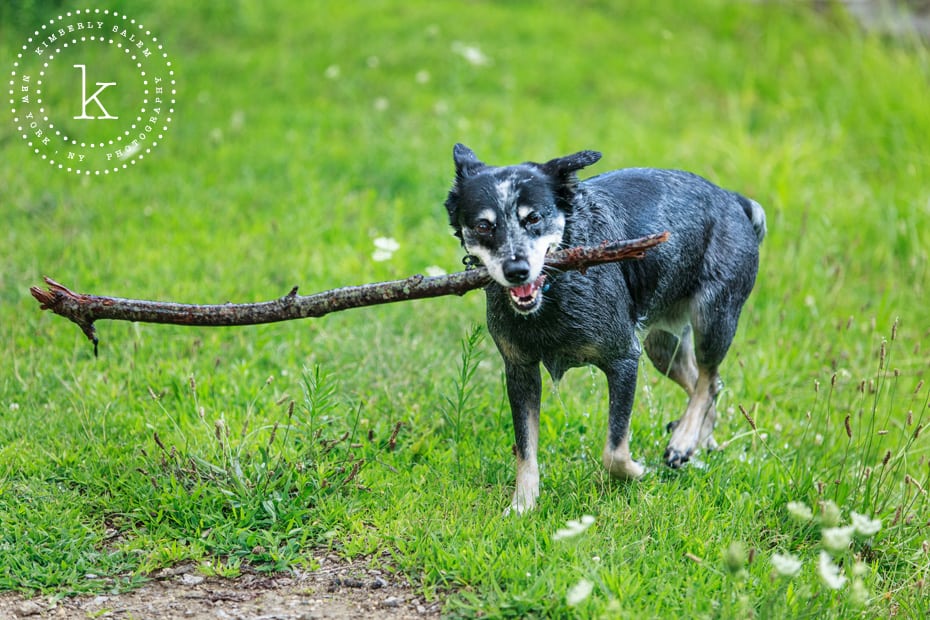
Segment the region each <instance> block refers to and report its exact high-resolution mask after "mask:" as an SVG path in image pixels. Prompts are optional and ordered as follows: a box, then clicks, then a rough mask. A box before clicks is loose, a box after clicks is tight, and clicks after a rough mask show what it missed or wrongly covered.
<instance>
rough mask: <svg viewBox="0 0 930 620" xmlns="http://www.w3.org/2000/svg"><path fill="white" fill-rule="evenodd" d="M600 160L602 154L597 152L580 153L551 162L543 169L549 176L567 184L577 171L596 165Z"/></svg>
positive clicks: (543, 166)
mask: <svg viewBox="0 0 930 620" xmlns="http://www.w3.org/2000/svg"><path fill="white" fill-rule="evenodd" d="M600 158H601V154H600V153H599V152H597V151H579V152H577V153H574V154H572V155H566V156H565V157H557V158H556V159H552V160H549V161H547V162H546V163H544V164H543V165H542V166H541V168H542V169H543V172H545V173H546V174H548V175H549V176H551V177H553V178H555V179H558V180H560V181H562V182H566V181H570V180H572V179H573V177H574V174H575V173H576V172H577V171H579V170H581V169H582V168H585V167H586V166H590V165H591V164H594V163H596V162H597V161H598V160H599V159H600Z"/></svg>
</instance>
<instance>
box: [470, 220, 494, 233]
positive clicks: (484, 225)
mask: <svg viewBox="0 0 930 620" xmlns="http://www.w3.org/2000/svg"><path fill="white" fill-rule="evenodd" d="M474 230H475V232H476V233H478V234H479V235H490V234H491V233H492V232H493V231H494V224H492V223H491V222H489V221H487V220H481V221H479V222H478V223H477V224H475V226H474Z"/></svg>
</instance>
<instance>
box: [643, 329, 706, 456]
mask: <svg viewBox="0 0 930 620" xmlns="http://www.w3.org/2000/svg"><path fill="white" fill-rule="evenodd" d="M643 347H644V348H645V349H646V353H647V354H648V355H649V359H650V360H652V363H653V365H654V366H655V367H656V369H657V370H658V371H659V372H661V373H662V374H663V375H665V376H666V377H668V378H669V379H671V380H672V381H674V382H675V383H677V384H678V385H680V386H681V388H682V389H683V390H684V391H685V393H687V394H688V397H689V398H690V397H692V396H693V395H694V392H695V387H696V386H697V382H698V366H697V359H696V358H695V355H694V342H693V340H692V337H691V326H690V325H685V327H684V329H683V330H682V332H681V336H676V335H674V334H673V333H671V332H667V331H664V330H653V331H651V332H649V335H648V336H647V337H646V340H645V341H644V342H643ZM716 417H717V416H716V411H714V412H711V413H709V414H708V415H706V416H705V417H704V425H703V426H702V428H701V432H700V439H699V441H698V445H699V446H700V447H704V448H708V449H710V450H714V449H716V447H717V442H716V440H715V439H714V436H713V432H714V422H715V421H716ZM679 422H680V420H672V421H671V422H669V423H668V424H667V425H666V429H667V430H668V432H670V433H672V432H674V431H675V429H676V428H677V427H678V423H679Z"/></svg>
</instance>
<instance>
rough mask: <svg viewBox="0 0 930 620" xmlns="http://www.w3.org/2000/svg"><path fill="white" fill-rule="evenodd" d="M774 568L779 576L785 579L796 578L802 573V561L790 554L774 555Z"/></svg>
mask: <svg viewBox="0 0 930 620" xmlns="http://www.w3.org/2000/svg"><path fill="white" fill-rule="evenodd" d="M772 567H773V568H774V569H775V572H777V573H778V574H779V575H782V576H784V577H796V576H797V575H798V573H800V572H801V560H799V559H798V557H797V556H794V555H791V554H790V553H785V554H781V553H773V554H772Z"/></svg>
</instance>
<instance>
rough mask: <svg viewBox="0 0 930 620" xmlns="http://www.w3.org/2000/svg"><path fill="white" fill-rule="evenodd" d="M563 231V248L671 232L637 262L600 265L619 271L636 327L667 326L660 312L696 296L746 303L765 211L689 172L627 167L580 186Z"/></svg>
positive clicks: (754, 271) (750, 201) (762, 232)
mask: <svg viewBox="0 0 930 620" xmlns="http://www.w3.org/2000/svg"><path fill="white" fill-rule="evenodd" d="M565 228H566V230H565V239H564V244H565V245H568V246H573V245H590V244H597V243H600V242H601V241H604V240H605V239H633V238H636V237H641V236H643V235H647V234H651V233H655V232H662V231H664V230H668V231H669V232H671V236H670V238H669V240H668V241H667V242H666V243H664V244H662V245H661V246H659V247H658V248H656V249H655V250H651V251H650V252H647V254H646V256H645V258H644V259H642V260H639V261H628V262H624V263H620V264H617V265H606V266H605V270H606V271H609V270H610V269H619V270H621V271H623V273H624V280H625V284H626V288H627V290H628V293H629V296H630V299H631V301H632V303H633V305H634V308H632V310H633V312H634V316H635V320H636V322H637V323H638V325H639V327H641V328H642V327H648V326H649V325H650V324H651V323H653V322H655V321H668V320H672V319H673V318H674V317H670V316H666V315H667V313H668V312H673V311H676V308H677V307H678V306H679V305H680V303H681V302H688V301H690V298H691V297H692V296H693V295H695V294H696V293H698V292H699V291H701V292H702V294H703V296H704V297H705V298H706V297H708V296H709V297H713V298H716V297H717V296H719V295H721V294H728V295H732V296H734V297H740V298H742V299H745V298H746V297H747V296H748V295H749V292H750V291H751V289H752V287H753V284H754V282H755V276H756V271H757V267H758V260H759V243H760V242H761V240H762V238H763V237H764V235H765V213H764V211H763V210H762V207H760V206H759V205H758V204H757V203H756V202H754V201H752V200H749V199H748V198H745V197H743V196H741V195H739V194H736V193H734V192H731V191H728V190H725V189H722V188H720V187H718V186H716V185H714V184H713V183H711V182H710V181H708V180H706V179H704V178H702V177H700V176H697V175H695V174H692V173H690V172H684V171H680V170H661V169H654V168H629V169H624V170H616V171H613V172H608V173H605V174H602V175H599V176H596V177H593V178H590V179H588V180H586V181H583V182H582V183H580V184H579V191H578V193H577V194H576V202H575V205H574V209H573V212H572V213H571V214H570V215H569V217H568V221H567V223H566V227H565ZM710 301H711V299H705V303H707V302H710ZM681 309H682V310H684V308H681Z"/></svg>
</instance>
